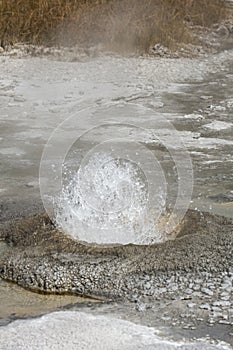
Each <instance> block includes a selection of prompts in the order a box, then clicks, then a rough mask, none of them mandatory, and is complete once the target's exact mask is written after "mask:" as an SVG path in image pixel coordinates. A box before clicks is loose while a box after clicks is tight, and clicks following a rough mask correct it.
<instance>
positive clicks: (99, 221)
mask: <svg viewBox="0 0 233 350" xmlns="http://www.w3.org/2000/svg"><path fill="white" fill-rule="evenodd" d="M149 192H150V191H149V186H148V181H147V177H146V176H145V174H144V172H143V170H142V169H141V168H140V167H139V165H138V164H137V163H135V162H132V161H130V160H128V159H122V158H114V157H112V155H111V154H107V153H97V154H94V155H93V156H91V157H90V158H89V159H88V160H87V162H86V163H85V164H84V165H82V166H80V167H79V169H78V171H76V172H75V173H72V176H71V177H70V179H69V180H68V181H67V184H66V185H64V186H63V190H62V194H61V195H60V196H59V197H58V198H57V200H56V206H55V213H56V223H57V226H59V227H61V228H62V229H63V231H65V232H67V233H69V234H70V235H72V236H73V237H74V238H75V239H77V240H81V241H85V242H88V243H98V244H110V243H120V244H127V243H138V244H144V243H147V244H148V243H151V242H152V241H153V242H159V241H162V240H164V237H163V234H162V232H161V231H160V230H159V229H158V225H157V223H156V218H158V217H159V216H160V214H161V212H162V210H164V208H165V203H166V199H165V198H164V196H165V195H164V193H163V191H162V189H161V188H159V187H158V188H157V189H156V192H155V193H156V198H153V200H152V202H153V208H151V207H150V206H151V198H149V197H150V193H149ZM149 204H150V205H149Z"/></svg>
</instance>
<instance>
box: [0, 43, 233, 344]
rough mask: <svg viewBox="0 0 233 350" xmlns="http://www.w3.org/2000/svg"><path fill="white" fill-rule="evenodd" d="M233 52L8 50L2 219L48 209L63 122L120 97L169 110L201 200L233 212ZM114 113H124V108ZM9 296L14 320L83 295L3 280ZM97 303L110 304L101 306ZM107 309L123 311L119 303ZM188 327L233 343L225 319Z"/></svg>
mask: <svg viewBox="0 0 233 350" xmlns="http://www.w3.org/2000/svg"><path fill="white" fill-rule="evenodd" d="M232 60H233V44H232V42H231V41H230V42H228V44H227V50H226V51H223V52H221V53H219V54H216V55H214V56H209V57H204V58H203V57H202V58H200V59H194V60H190V59H180V60H176V59H171V60H170V59H168V60H161V59H151V58H120V57H104V56H103V57H98V58H95V59H91V60H90V59H88V60H84V61H81V62H58V61H56V60H55V61H53V60H50V59H46V58H22V59H19V58H17V55H16V57H0V66H1V78H0V108H1V115H0V120H1V130H0V143H1V148H0V157H1V158H0V173H1V183H0V196H1V199H0V210H1V211H0V214H1V219H0V220H1V222H4V221H6V220H11V219H12V218H15V217H17V216H18V217H19V216H27V215H28V214H29V213H33V212H38V211H40V210H42V209H43V207H42V203H41V199H40V195H39V181H38V174H39V164H40V159H41V155H42V151H43V148H44V145H45V144H46V142H47V140H48V138H49V136H50V135H51V133H52V132H53V130H54V128H56V127H57V126H58V125H59V124H60V123H61V122H62V121H64V119H66V118H67V117H69V116H70V115H72V114H73V113H77V111H78V110H79V109H80V108H82V107H89V106H95V107H97V108H98V107H99V106H100V107H101V106H103V105H104V104H105V105H106V104H107V106H108V105H110V104H114V105H118V104H119V105H121V106H125V108H126V109H127V106H128V104H129V103H137V104H139V105H140V108H144V107H146V108H148V107H149V108H150V109H151V110H152V111H153V113H155V115H157V114H162V115H163V116H164V117H165V118H166V119H167V120H169V121H171V122H172V124H173V125H174V126H175V128H176V130H177V131H178V134H179V137H180V138H181V139H182V141H183V143H184V145H185V147H186V148H187V150H188V152H189V154H190V156H191V158H192V161H193V170H194V191H193V197H192V203H191V207H192V208H197V209H200V210H205V211H210V212H211V213H216V214H220V215H224V216H228V217H233V178H232V177H233V172H232V168H233V64H232ZM114 118H115V119H114ZM109 119H110V120H111V121H117V117H114V116H110V117H109ZM125 121H126V122H128V120H125ZM130 121H132V120H130ZM141 122H142V123H144V120H143V119H142V120H141ZM85 128H86V124H85V123H84V124H83V125H82V124H81V125H80V129H81V130H83V131H84V130H85ZM143 142H145V143H146V144H147V145H148V148H149V149H151V150H152V151H153V152H155V154H156V156H157V157H158V159H160V160H161V164H162V167H163V168H164V169H165V170H166V169H169V167H170V166H171V164H172V163H171V162H170V159H169V158H166V152H164V153H163V150H162V153H159V152H158V148H157V145H156V143H155V140H154V139H153V138H152V139H149V140H148V139H147V140H145V139H144V140H143ZM43 180H44V181H46V179H43ZM171 188H172V185H171ZM172 196H173V192H172V190H171V197H172ZM0 295H1V296H0V298H1V299H2V298H3V299H4V307H3V308H2V309H1V310H0V317H1V318H2V319H4V320H5V321H6V322H7V321H8V320H9V319H11V317H12V314H14V316H15V317H16V318H17V317H18V316H22V315H35V314H41V313H44V312H48V311H50V310H53V309H56V308H57V307H59V306H64V305H66V304H70V303H73V302H76V301H78V302H79V301H80V300H79V299H77V300H76V297H73V296H72V297H68V296H67V297H60V296H56V297H55V296H49V297H48V296H43V295H36V294H32V293H31V292H25V291H24V290H22V289H18V287H16V286H15V285H11V284H8V283H6V282H3V281H1V282H0ZM1 304H2V303H1ZM121 307H122V306H119V310H121ZM123 309H124V307H123ZM91 310H92V312H93V313H95V312H102V311H101V310H100V309H99V308H97V309H96V307H95V306H93V309H91ZM95 310H97V311H95ZM106 310H107V311H106V312H107V313H110V314H111V313H112V314H114V313H115V314H117V317H121V316H122V315H121V312H120V311H116V310H117V307H116V305H114V306H113V307H112V309H111V307H110V308H109V309H108V308H106ZM114 310H115V311H114ZM125 310H128V312H127V318H128V319H131V320H132V321H135V320H136V318H138V322H139V323H142V324H145V325H152V326H154V327H159V324H157V323H156V324H153V322H152V321H151V320H152V315H149V314H148V315H146V316H145V314H141V313H140V312H136V311H137V310H136V311H133V314H134V315H131V314H130V313H131V311H130V310H131V307H129V308H128V307H126V306H125ZM133 310H134V309H133ZM103 312H105V311H103ZM118 312H119V315H118ZM123 313H124V312H123ZM135 315H136V316H135ZM143 315H144V316H143ZM165 317H166V316H165ZM13 318H14V317H13ZM5 321H4V322H5ZM160 326H161V323H160ZM182 327H183V326H182ZM182 327H181V328H179V330H176V334H178V335H179V334H180V336H184V335H185V336H187V337H190V336H191V337H192V336H194V337H195V336H197V337H201V336H206V334H208V333H209V334H210V336H211V338H214V337H216V338H218V339H222V340H226V341H228V342H231V343H232V335H229V334H232V325H221V324H220V325H216V326H215V327H214V328H213V330H212V329H211V330H210V331H209V332H208V330H206V328H204V329H205V330H204V331H203V328H202V329H196V330H193V332H192V331H190V330H187V331H185V330H184V329H183V328H182ZM174 329H175V328H174ZM168 333H169V331H168Z"/></svg>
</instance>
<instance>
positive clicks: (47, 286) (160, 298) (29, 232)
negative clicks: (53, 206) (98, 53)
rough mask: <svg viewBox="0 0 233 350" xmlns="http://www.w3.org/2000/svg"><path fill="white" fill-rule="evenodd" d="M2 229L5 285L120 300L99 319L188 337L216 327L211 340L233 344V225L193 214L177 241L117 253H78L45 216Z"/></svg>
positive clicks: (79, 248) (121, 248)
mask: <svg viewBox="0 0 233 350" xmlns="http://www.w3.org/2000/svg"><path fill="white" fill-rule="evenodd" d="M4 226H5V228H3V229H2V237H1V238H2V240H4V241H2V242H5V243H2V244H4V249H3V251H4V253H3V254H2V256H1V263H0V273H1V277H3V278H5V279H7V280H11V281H14V282H16V283H18V284H19V285H21V286H23V287H26V288H29V289H32V290H36V291H45V292H61V293H63V292H65V293H66V292H72V293H78V294H81V295H86V296H95V297H100V298H103V300H106V301H108V303H109V301H110V300H114V299H115V300H118V303H119V305H122V307H118V308H116V310H115V311H114V304H112V303H111V302H110V304H106V305H109V306H104V305H103V306H102V307H101V306H100V308H99V309H98V308H97V310H98V312H105V313H107V312H106V311H107V310H108V311H109V313H112V314H114V313H115V314H116V315H115V316H118V317H119V315H121V316H123V317H124V315H125V312H126V310H127V313H130V314H131V316H130V319H134V318H135V314H137V313H139V314H142V320H143V321H142V322H143V323H144V324H146V325H148V324H151V326H154V327H155V326H157V327H158V326H159V325H160V326H161V324H163V323H165V324H166V326H168V325H170V326H171V327H173V328H174V329H179V332H181V333H182V331H184V330H186V331H187V332H191V333H190V334H189V336H195V335H197V336H198V335H199V337H200V333H201V329H202V331H203V329H205V331H203V335H205V336H206V333H205V332H207V330H206V328H207V329H208V327H210V328H213V329H216V332H214V331H212V333H213V335H212V338H215V337H216V339H222V340H225V341H226V340H227V341H228V342H229V343H231V344H232V329H233V303H232V301H233V300H232V294H233V264H232V261H233V259H232V258H233V250H232V248H233V244H232V239H233V237H232V228H233V223H232V220H230V219H226V218H224V217H217V216H212V215H210V214H208V213H200V212H195V211H190V212H188V214H187V215H186V217H185V220H184V223H183V226H182V229H181V232H180V234H179V235H178V237H177V238H176V240H175V241H170V242H169V241H168V242H165V243H163V244H158V245H152V246H132V245H129V246H119V247H112V248H111V247H109V248H107V247H106V248H102V247H93V246H83V245H80V244H79V243H77V242H74V241H72V240H71V239H70V238H68V237H65V236H64V235H63V234H61V233H60V232H59V231H58V230H57V229H55V228H54V227H53V226H52V225H51V223H50V221H49V219H48V218H46V216H38V215H37V216H34V217H32V218H31V219H28V220H21V221H20V222H19V223H18V224H16V223H12V222H11V223H10V224H9V223H8V224H6V225H4ZM6 245H7V247H6ZM124 299H126V300H128V302H124V303H122V300H124ZM133 305H135V306H133ZM110 310H111V312H110ZM121 310H124V311H123V313H122V314H121ZM133 310H135V311H133ZM136 318H137V317H136ZM219 327H220V329H221V327H222V330H219ZM224 327H225V328H224ZM223 331H224V332H223ZM208 332H209V331H208ZM209 333H210V332H209Z"/></svg>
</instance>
